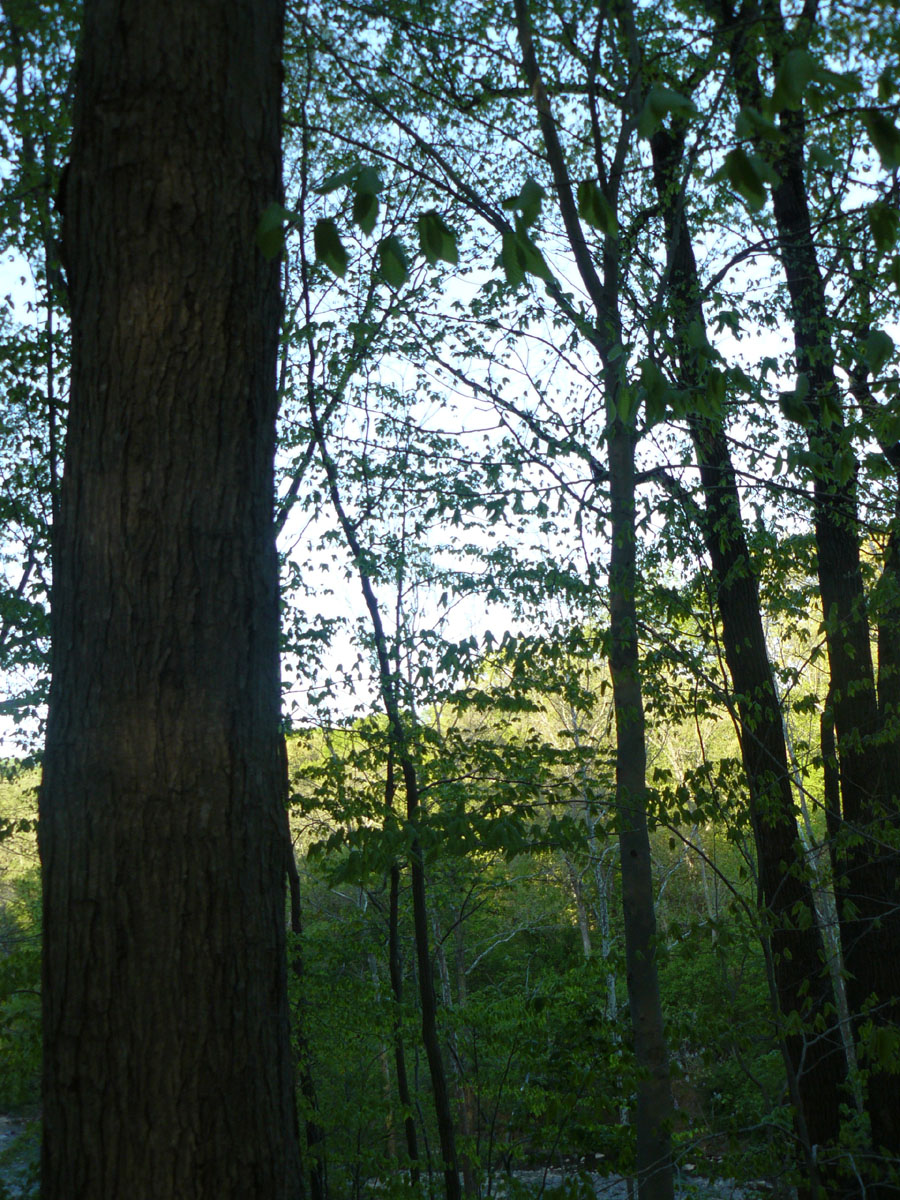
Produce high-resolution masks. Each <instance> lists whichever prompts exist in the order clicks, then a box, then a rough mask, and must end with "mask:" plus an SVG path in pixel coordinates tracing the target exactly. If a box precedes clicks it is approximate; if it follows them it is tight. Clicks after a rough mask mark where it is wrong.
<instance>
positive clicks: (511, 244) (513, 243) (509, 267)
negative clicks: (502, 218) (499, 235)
mask: <svg viewBox="0 0 900 1200" xmlns="http://www.w3.org/2000/svg"><path fill="white" fill-rule="evenodd" d="M500 263H501V265H502V267H503V271H504V274H505V275H506V282H507V283H508V284H509V286H510V287H511V288H517V287H518V286H519V285H520V284H521V283H522V282H523V281H524V279H525V268H524V267H523V265H522V263H521V262H520V261H519V245H518V241H517V240H516V235H515V234H514V233H511V232H509V231H504V233H503V245H502V247H501V250H500Z"/></svg>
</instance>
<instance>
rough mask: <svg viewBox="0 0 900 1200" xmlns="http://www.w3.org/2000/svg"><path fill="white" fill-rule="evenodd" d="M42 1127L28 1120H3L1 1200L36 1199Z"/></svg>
mask: <svg viewBox="0 0 900 1200" xmlns="http://www.w3.org/2000/svg"><path fill="white" fill-rule="evenodd" d="M39 1168H40V1125H39V1123H38V1121H37V1120H32V1119H29V1118H27V1117H8V1116H0V1200H26V1198H27V1197H30V1196H35V1195H37V1178H38V1171H39Z"/></svg>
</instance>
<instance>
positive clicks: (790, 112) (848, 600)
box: [721, 0, 900, 1158]
mask: <svg viewBox="0 0 900 1200" xmlns="http://www.w3.org/2000/svg"><path fill="white" fill-rule="evenodd" d="M754 22H761V23H762V24H761V27H762V29H763V32H764V36H765V44H766V45H767V47H768V48H769V50H770V53H771V56H772V65H773V67H774V68H775V69H776V70H777V69H778V68H779V67H780V65H781V61H782V58H783V52H784V50H785V49H786V48H787V34H786V31H785V28H784V21H783V18H782V14H781V10H780V7H779V5H778V3H777V2H775V0H773V2H771V3H767V4H766V6H765V13H764V15H763V14H762V13H760V11H759V8H758V6H757V2H756V0H748V3H747V4H746V5H745V6H744V8H743V10H742V11H741V13H740V14H739V15H735V14H733V13H732V11H731V9H730V7H729V6H728V4H727V3H726V2H723V3H722V6H721V23H722V27H723V29H724V30H725V32H726V35H727V40H728V50H729V54H730V59H731V64H732V71H733V75H734V82H735V88H736V91H737V95H738V99H739V100H740V103H741V104H742V105H753V106H757V105H759V103H760V102H761V97H762V89H761V86H760V82H759V74H758V64H757V53H758V44H759V43H758V42H756V41H754V42H753V45H752V46H751V44H750V42H749V41H748V35H749V34H750V32H751V25H752V24H753V23H754ZM779 125H780V128H781V130H782V133H783V140H782V142H781V143H780V145H779V147H778V148H777V152H776V153H775V157H774V163H773V165H774V167H775V171H776V173H777V175H778V180H779V182H778V183H777V184H776V185H775V186H774V187H773V190H772V201H773V208H774V213H775V223H776V227H777V230H778V243H779V251H780V254H781V260H782V265H783V268H784V275H785V280H786V282H787V289H788V297H789V316H790V320H791V324H792V326H793V331H794V342H795V353H796V362H797V371H798V374H800V375H803V376H805V378H806V381H807V383H808V392H807V397H806V418H805V424H806V429H807V434H808V438H809V446H810V451H811V453H812V455H813V457H814V461H817V462H818V464H819V465H817V466H816V467H815V469H814V471H813V509H814V521H815V534H816V547H817V550H818V579H819V590H820V594H821V598H822V609H823V614H824V619H825V636H826V643H827V648H828V661H829V667H830V673H831V709H832V713H833V719H834V728H835V732H836V736H837V750H838V762H839V774H840V786H841V797H842V814H841V816H842V822H843V829H842V833H841V836H840V838H839V839H838V843H837V847H836V852H837V864H836V865H837V873H836V877H835V891H836V894H837V897H838V914H839V918H840V922H841V934H842V941H843V949H844V962H845V964H846V967H847V972H848V979H847V996H848V1000H849V1003H850V1008H851V1011H852V1012H853V1014H854V1016H855V1018H856V1019H857V1021H858V1022H859V1021H861V1020H862V1018H863V1017H866V1018H867V1019H868V1018H871V1020H872V1022H873V1023H874V1025H875V1027H879V1026H880V1027H884V1028H885V1029H886V1031H888V1032H889V1036H890V1037H895V1036H896V1034H897V1030H898V1027H900V891H898V879H900V871H898V851H897V850H896V849H894V848H893V847H894V846H895V845H896V835H897V829H898V824H900V817H898V808H897V799H896V794H895V790H896V782H895V779H894V778H893V776H894V771H893V770H890V769H888V768H889V767H893V765H894V764H895V763H896V761H897V751H896V741H897V731H896V730H895V729H893V728H891V729H890V730H889V731H887V732H888V733H889V735H890V736H889V737H888V739H887V741H885V740H884V738H882V739H881V740H882V743H883V744H882V745H880V746H879V745H878V744H877V740H876V739H878V735H879V734H880V733H881V734H884V733H885V732H886V731H884V730H882V727H881V721H880V714H879V709H878V700H877V693H876V687H875V675H874V668H873V663H872V655H871V648H870V631H869V621H868V615H867V602H866V595H865V590H864V587H863V582H862V572H861V569H860V552H859V538H860V533H859V522H858V514H857V502H856V463H855V460H854V459H853V452H852V446H851V444H850V440H849V437H848V435H847V433H846V431H845V428H844V422H843V415H842V404H841V399H840V391H839V389H838V386H837V380H836V378H835V359H834V347H833V345H832V340H831V321H830V318H829V313H828V304H827V299H826V295H825V286H824V282H823V279H822V273H821V270H820V268H819V262H818V256H817V251H816V245H815V240H814V237H813V232H812V221H811V218H810V212H809V205H808V202H807V192H806V183H805V178H804V145H805V122H804V115H803V111H802V109H796V110H794V109H785V110H784V111H782V112H781V113H780V114H779ZM760 150H761V151H762V152H763V153H766V150H767V148H766V147H763V146H760ZM842 461H851V463H852V470H851V471H850V473H849V477H847V478H846V480H843V479H842V478H841V477H839V476H838V475H837V473H836V463H838V462H842ZM873 996H874V997H876V1003H875V1005H874V1007H873V1006H872V1004H871V999H872V997H873ZM866 1065H867V1067H868V1068H869V1079H868V1090H867V1108H868V1112H869V1116H870V1119H871V1122H872V1135H873V1140H874V1143H875V1148H876V1150H884V1151H885V1152H886V1153H887V1154H888V1155H889V1156H891V1157H893V1158H897V1157H900V1074H897V1073H895V1072H893V1071H891V1070H889V1069H885V1064H884V1063H883V1062H882V1061H881V1059H880V1056H879V1055H878V1054H875V1055H874V1057H872V1058H871V1059H870V1061H869V1062H867V1064H866Z"/></svg>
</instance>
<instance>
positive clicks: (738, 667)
mask: <svg viewBox="0 0 900 1200" xmlns="http://www.w3.org/2000/svg"><path fill="white" fill-rule="evenodd" d="M650 146H651V151H652V155H653V168H654V182H655V185H656V191H657V195H658V197H659V202H660V207H661V211H662V216H663V221H664V223H665V226H666V236H667V239H668V243H669V262H668V292H669V297H670V302H671V307H672V322H673V328H674V335H675V339H674V340H675V348H676V353H677V355H678V359H679V367H680V372H681V383H682V385H683V386H687V387H690V388H693V389H695V390H697V389H700V388H702V387H704V386H705V383H706V376H707V373H708V370H709V367H708V364H707V362H706V361H705V360H704V358H703V355H702V353H701V352H699V351H698V350H697V349H696V348H695V347H692V345H691V341H690V337H689V330H690V327H691V324H692V323H694V322H700V325H701V327H704V317H703V309H702V304H701V299H700V297H701V292H700V282H699V277H698V271H697V264H696V260H695V257H694V250H693V246H692V243H691V238H690V230H689V228H688V223H687V218H686V216H685V214H684V204H683V196H682V194H681V188H680V179H681V176H682V171H683V138H682V137H680V136H679V135H677V134H672V133H670V132H669V131H668V130H666V129H659V130H657V132H656V133H655V134H654V135H653V137H652V138H651V139H650ZM688 425H689V427H690V431H691V437H692V439H693V443H694V449H695V453H696V457H697V466H698V468H699V472H700V481H701V485H702V489H703V497H704V500H705V503H706V511H705V523H704V530H703V532H704V540H705V542H706V547H707V551H708V553H709V556H710V561H711V563H712V567H713V573H714V576H715V580H716V591H717V599H718V608H719V615H720V618H721V621H722V640H723V643H724V647H725V658H726V661H727V663H728V670H729V672H730V674H731V678H732V683H733V685H734V690H735V694H736V697H737V704H738V712H739V718H740V730H741V754H742V759H743V763H744V770H745V772H746V775H747V782H748V785H749V792H750V817H751V822H752V826H753V836H754V843H755V847H756V858H757V871H758V873H759V882H760V892H761V899H762V901H763V903H764V905H765V908H766V910H767V912H768V914H769V924H770V927H771V928H770V933H769V935H768V936H769V942H770V946H771V961H772V968H773V979H774V983H775V990H776V997H775V1000H776V1005H777V1008H778V1018H779V1021H778V1024H779V1040H780V1042H781V1045H782V1050H783V1054H784V1058H785V1066H786V1068H787V1072H788V1078H789V1081H790V1083H791V1091H792V1095H793V1096H794V1099H795V1103H796V1105H797V1111H796V1113H795V1125H796V1129H797V1136H798V1151H799V1157H800V1161H801V1167H802V1168H803V1169H804V1171H805V1174H806V1177H807V1178H808V1179H809V1181H810V1184H811V1185H812V1184H813V1183H814V1181H815V1180H816V1178H817V1176H818V1175H819V1174H820V1171H821V1163H824V1162H825V1161H826V1158H825V1155H824V1154H823V1152H822V1147H825V1146H828V1145H831V1146H833V1145H835V1144H836V1142H837V1139H838V1136H839V1133H840V1104H841V1100H842V1096H841V1092H840V1086H841V1083H842V1082H843V1081H844V1080H845V1078H846V1070H845V1062H844V1058H843V1054H842V1048H841V1039H840V1031H839V1030H838V1029H836V1028H835V1027H834V1019H833V1017H832V1016H831V1014H832V1013H833V1011H834V996H833V993H832V988H831V985H830V981H829V978H828V974H827V971H826V967H825V950H824V944H823V941H822V937H821V934H820V931H819V927H818V925H817V924H816V922H815V921H812V922H810V921H807V920H805V919H804V914H805V915H806V916H811V915H812V914H813V913H814V911H815V904H814V898H813V893H812V889H811V887H810V884H809V880H808V876H807V871H806V867H805V856H804V853H803V848H802V845H801V842H800V836H799V831H798V829H797V821H796V817H795V815H794V800H793V794H792V789H791V779H790V771H789V767H788V756H787V748H786V746H785V739H784V727H783V721H782V714H781V708H780V704H779V701H778V696H777V693H776V690H775V682H774V679H773V677H772V669H771V665H770V663H769V657H768V652H767V648H766V638H765V632H764V630H763V623H762V615H761V612H760V605H759V589H758V585H757V579H756V576H755V574H754V572H753V566H752V563H751V559H750V551H749V548H748V546H747V539H746V536H745V533H744V524H743V520H742V517H741V505H740V497H739V494H738V487H737V478H736V476H735V472H734V466H733V464H732V462H731V455H730V453H729V449H728V442H727V440H726V437H725V430H724V425H723V423H722V421H721V420H719V419H715V418H712V417H704V416H701V415H700V414H699V413H697V412H696V411H694V412H691V413H690V414H689V415H688ZM793 1013H797V1014H799V1015H800V1016H801V1017H803V1018H804V1020H805V1021H806V1022H807V1025H808V1027H809V1033H808V1034H803V1033H799V1032H798V1033H792V1034H787V1033H786V1032H785V1031H784V1028H783V1021H784V1018H786V1017H790V1015H791V1014H793ZM822 1021H824V1022H825V1023H826V1027H827V1026H829V1025H830V1026H831V1029H830V1032H829V1034H828V1035H826V1034H825V1033H824V1032H823V1031H822V1030H821V1029H819V1027H818V1023H819V1022H822ZM813 1022H816V1026H815V1028H813V1027H812V1025H813ZM817 1148H818V1149H817Z"/></svg>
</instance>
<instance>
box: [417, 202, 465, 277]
mask: <svg viewBox="0 0 900 1200" xmlns="http://www.w3.org/2000/svg"><path fill="white" fill-rule="evenodd" d="M416 224H417V226H418V230H419V245H420V247H421V248H422V253H423V254H424V255H425V258H426V260H427V261H428V263H429V264H430V265H431V266H432V267H433V266H434V264H435V263H436V262H437V261H438V260H439V259H442V260H443V261H444V262H448V263H451V264H452V265H453V266H455V265H456V264H457V263H458V262H459V251H458V249H457V245H456V234H455V233H454V232H453V230H452V229H451V228H450V227H449V225H447V224H446V223H445V221H444V219H443V217H442V216H441V215H440V213H438V212H436V211H435V210H434V209H433V208H432V209H429V210H428V212H424V213H422V215H421V216H420V217H419V219H418V221H417V222H416Z"/></svg>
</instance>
